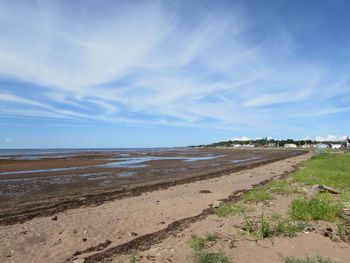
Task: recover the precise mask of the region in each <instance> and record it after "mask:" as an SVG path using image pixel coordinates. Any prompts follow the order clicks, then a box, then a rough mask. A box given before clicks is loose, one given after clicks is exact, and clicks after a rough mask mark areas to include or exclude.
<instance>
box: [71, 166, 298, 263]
mask: <svg viewBox="0 0 350 263" xmlns="http://www.w3.org/2000/svg"><path fill="white" fill-rule="evenodd" d="M297 168H298V165H296V166H293V171H294V170H295V169H297ZM293 171H291V172H286V173H284V174H282V175H277V176H273V177H272V178H270V179H267V180H264V181H262V182H260V183H258V184H253V185H252V188H251V189H253V188H256V187H260V186H263V185H265V184H267V183H269V182H270V181H271V180H274V179H276V178H286V177H288V176H289V175H290V174H291V173H292V172H293ZM251 189H241V190H237V191H235V192H233V193H232V194H231V195H229V196H228V197H227V198H225V199H221V201H224V202H227V201H230V202H237V201H239V199H240V197H241V195H242V194H244V193H246V192H248V191H250V190H251ZM211 214H214V208H213V207H212V206H211V207H209V208H206V209H204V210H203V211H202V213H200V214H198V215H196V216H191V217H187V218H183V219H180V220H177V221H174V222H172V223H171V224H169V225H168V226H167V227H166V228H164V229H162V230H159V231H157V232H153V233H149V234H146V235H143V236H139V237H137V238H135V239H133V240H131V241H129V242H126V243H123V244H120V245H117V246H115V247H111V248H109V249H107V250H105V251H102V252H100V253H96V254H93V255H90V256H88V257H86V258H85V261H84V262H85V263H97V262H100V263H105V262H109V261H110V260H111V259H113V258H114V257H116V256H117V255H121V254H127V253H129V254H130V253H133V252H136V251H145V250H147V249H150V248H151V247H152V246H153V245H155V244H158V243H160V242H161V241H163V240H164V239H166V238H168V237H169V236H171V235H174V236H176V235H177V234H178V233H181V232H182V231H183V230H185V229H187V228H189V227H190V226H191V224H193V223H195V222H198V221H201V220H203V219H206V218H207V217H208V216H209V215H211ZM92 251H93V247H91V248H88V249H86V250H85V251H78V252H75V253H74V254H73V256H71V257H70V258H68V259H67V260H66V261H65V262H64V263H69V262H72V261H73V260H74V259H75V258H76V257H77V256H79V255H82V254H85V253H90V252H92ZM99 251H101V250H99Z"/></svg>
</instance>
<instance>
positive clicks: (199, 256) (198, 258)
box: [190, 234, 229, 263]
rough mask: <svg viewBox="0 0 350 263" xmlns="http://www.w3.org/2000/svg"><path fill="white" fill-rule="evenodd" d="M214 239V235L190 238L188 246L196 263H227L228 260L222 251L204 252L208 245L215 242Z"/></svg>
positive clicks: (215, 237)
mask: <svg viewBox="0 0 350 263" xmlns="http://www.w3.org/2000/svg"><path fill="white" fill-rule="evenodd" d="M216 239H217V236H216V235H215V234H207V235H206V236H204V237H199V236H192V239H191V241H190V245H191V248H192V250H193V257H194V261H195V262H196V263H229V259H228V258H227V256H226V255H225V253H224V252H223V251H219V252H210V251H207V250H206V249H207V248H208V247H209V244H211V243H212V242H215V241H216Z"/></svg>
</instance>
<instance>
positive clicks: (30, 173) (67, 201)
mask: <svg viewBox="0 0 350 263" xmlns="http://www.w3.org/2000/svg"><path fill="white" fill-rule="evenodd" d="M301 153H303V152H301V151H298V150H291V151H286V150H269V149H247V150H244V149H241V150H234V149H215V148H214V149H209V148H204V149H190V148H183V149H173V150H158V151H152V150H150V151H131V152H125V151H122V152H118V151H112V152H89V153H84V152H82V153H78V154H75V155H70V156H69V157H58V158H53V157H52V156H50V158H45V156H43V157H42V159H39V160H37V159H34V160H30V159H29V160H26V159H23V158H21V159H10V160H3V162H2V164H0V224H14V223H17V222H24V221H26V220H29V219H32V218H34V217H36V216H44V215H52V214H55V213H57V212H61V211H64V210H66V209H71V208H78V207H80V206H90V205H97V204H102V203H103V202H105V201H108V200H114V199H119V198H126V197H130V196H135V195H139V194H141V193H143V192H147V191H151V190H155V189H161V188H166V187H169V186H171V185H176V184H180V183H188V182H192V181H196V180H204V179H208V178H212V177H217V176H220V175H223V174H228V173H232V172H234V171H238V170H241V169H248V168H252V167H255V166H256V165H261V164H264V163H268V162H271V161H276V160H281V159H284V158H288V157H291V156H295V155H298V154H301Z"/></svg>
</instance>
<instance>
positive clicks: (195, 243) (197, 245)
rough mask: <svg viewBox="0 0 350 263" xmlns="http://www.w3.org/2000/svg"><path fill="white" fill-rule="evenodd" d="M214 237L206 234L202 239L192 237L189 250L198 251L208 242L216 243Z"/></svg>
mask: <svg viewBox="0 0 350 263" xmlns="http://www.w3.org/2000/svg"><path fill="white" fill-rule="evenodd" d="M216 238H217V237H216V235H215V234H209V233H208V234H207V235H206V236H204V237H199V236H196V235H194V236H192V239H191V241H190V245H191V248H192V249H193V250H195V251H199V250H201V249H204V248H205V247H207V245H208V244H209V243H210V242H215V241H216Z"/></svg>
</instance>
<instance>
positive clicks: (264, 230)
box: [259, 214, 272, 239]
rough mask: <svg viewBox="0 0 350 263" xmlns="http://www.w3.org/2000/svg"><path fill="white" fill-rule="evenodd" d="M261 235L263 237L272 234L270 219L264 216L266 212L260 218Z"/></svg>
mask: <svg viewBox="0 0 350 263" xmlns="http://www.w3.org/2000/svg"><path fill="white" fill-rule="evenodd" d="M259 235H260V238H262V239H264V238H268V237H271V236H272V229H271V225H270V223H269V222H268V220H267V219H266V218H265V217H264V214H262V215H261V218H260V224H259Z"/></svg>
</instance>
